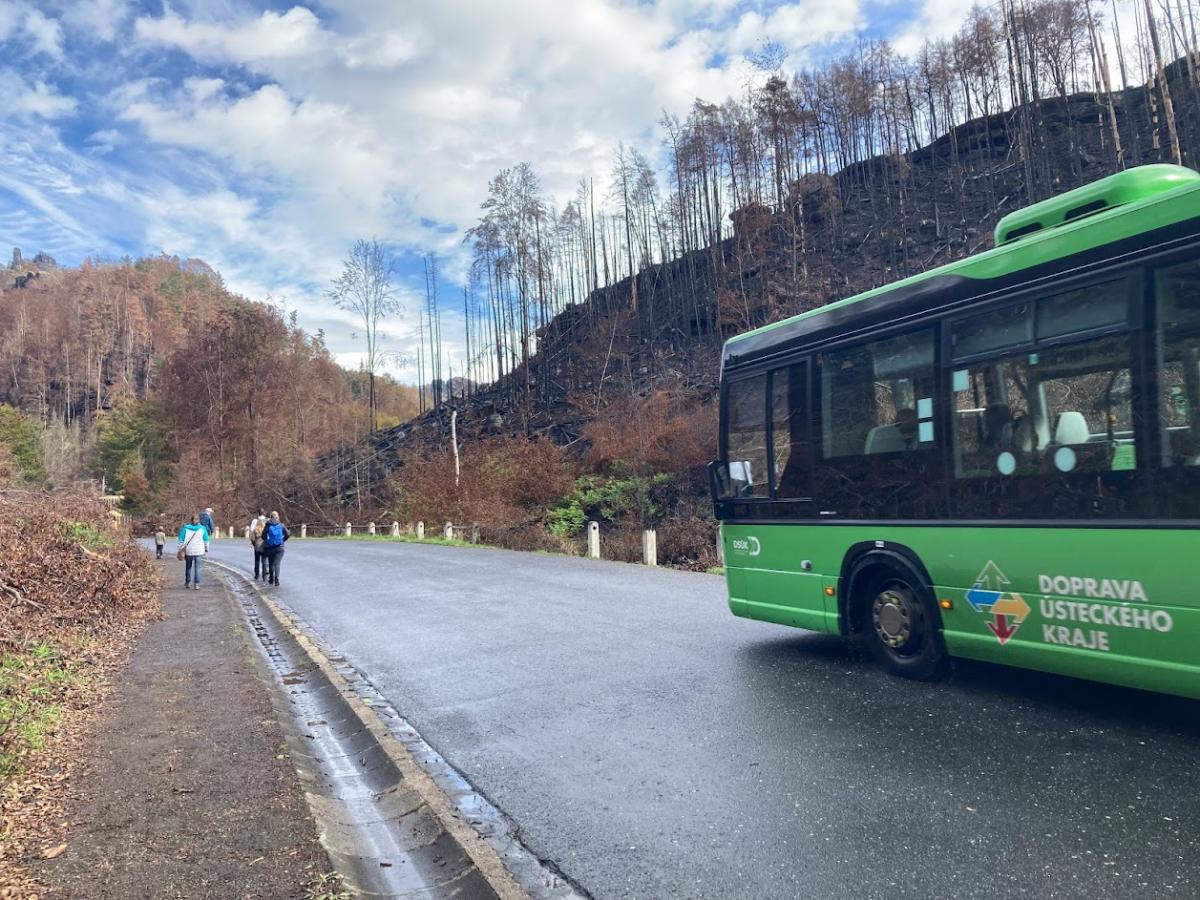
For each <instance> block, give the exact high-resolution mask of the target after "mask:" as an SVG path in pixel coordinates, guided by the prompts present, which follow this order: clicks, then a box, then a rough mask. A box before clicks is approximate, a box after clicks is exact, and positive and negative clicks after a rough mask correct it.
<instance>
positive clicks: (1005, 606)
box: [992, 594, 1029, 622]
mask: <svg viewBox="0 0 1200 900" xmlns="http://www.w3.org/2000/svg"><path fill="white" fill-rule="evenodd" d="M992 614H993V615H997V616H1012V617H1013V618H1014V619H1016V620H1017V621H1018V622H1024V621H1025V617H1026V616H1027V615H1029V604H1028V603H1026V602H1025V598H1024V597H1022V596H1021V595H1020V594H1009V595H1008V596H1007V597H1001V598H1000V599H999V600H997V601H996V602H995V603H993V604H992Z"/></svg>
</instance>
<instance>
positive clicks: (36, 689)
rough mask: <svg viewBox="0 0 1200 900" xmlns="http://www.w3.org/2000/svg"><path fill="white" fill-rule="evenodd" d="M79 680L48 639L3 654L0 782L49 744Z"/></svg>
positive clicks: (0, 685)
mask: <svg viewBox="0 0 1200 900" xmlns="http://www.w3.org/2000/svg"><path fill="white" fill-rule="evenodd" d="M75 679H76V676H75V674H74V673H73V672H72V671H71V668H70V666H69V665H68V664H67V663H66V662H65V660H64V658H63V655H62V653H61V652H60V650H59V649H58V648H57V647H55V646H54V645H53V644H50V643H48V642H46V641H41V642H38V643H36V644H30V645H28V646H26V647H25V648H24V649H23V650H21V651H19V652H15V653H14V652H9V653H5V654H4V655H2V656H0V784H2V783H4V782H6V781H8V779H9V778H11V777H12V776H13V775H15V774H16V773H17V772H18V771H20V768H21V763H22V761H23V760H24V758H25V757H26V755H28V754H30V753H36V752H37V751H39V750H41V749H42V748H43V747H44V746H45V743H46V737H47V736H48V735H49V734H50V732H51V731H53V730H54V726H55V725H56V724H57V723H58V720H59V717H60V716H61V715H62V706H61V704H60V700H61V699H62V695H63V693H64V692H65V691H66V690H67V689H68V688H70V687H71V685H72V684H74V683H75Z"/></svg>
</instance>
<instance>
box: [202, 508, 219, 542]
mask: <svg viewBox="0 0 1200 900" xmlns="http://www.w3.org/2000/svg"><path fill="white" fill-rule="evenodd" d="M200 524H201V525H203V526H204V527H205V528H207V529H208V536H209V537H210V538H211V537H212V536H213V534H215V533H216V532H215V529H214V526H213V517H212V507H211V506H206V507H204V512H202V513H200Z"/></svg>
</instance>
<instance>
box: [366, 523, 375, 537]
mask: <svg viewBox="0 0 1200 900" xmlns="http://www.w3.org/2000/svg"><path fill="white" fill-rule="evenodd" d="M374 533H375V523H374V522H368V523H367V534H374Z"/></svg>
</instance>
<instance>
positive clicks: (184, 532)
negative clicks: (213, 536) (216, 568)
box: [175, 513, 208, 590]
mask: <svg viewBox="0 0 1200 900" xmlns="http://www.w3.org/2000/svg"><path fill="white" fill-rule="evenodd" d="M207 552H208V529H207V528H205V527H204V526H203V525H201V524H200V517H199V516H197V515H195V514H194V513H193V514H192V518H191V521H189V522H188V523H187V524H186V525H184V526H183V527H182V528H180V529H179V549H178V550H176V551H175V557H176V558H177V559H182V560H183V586H184V588H188V587H190V586H191V585H192V584H193V583H194V584H195V585H196V590H200V560H202V559H203V558H204V554H206V553H207ZM193 575H195V578H193V577H192V576H193Z"/></svg>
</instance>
